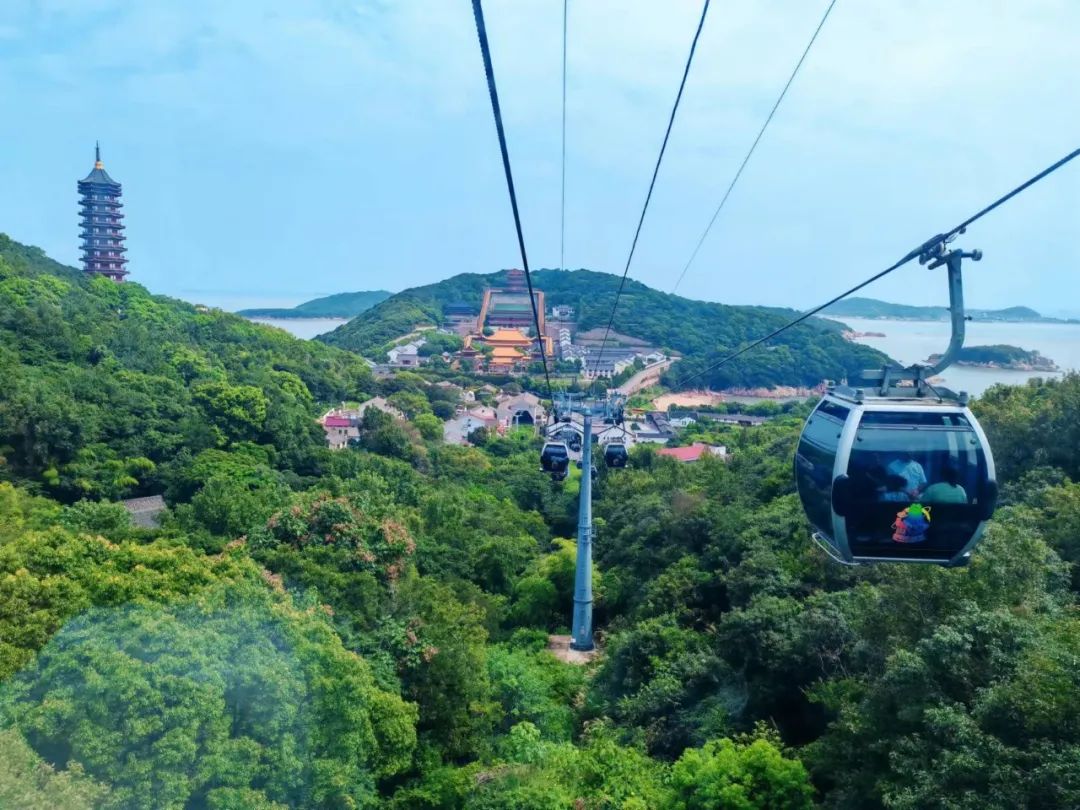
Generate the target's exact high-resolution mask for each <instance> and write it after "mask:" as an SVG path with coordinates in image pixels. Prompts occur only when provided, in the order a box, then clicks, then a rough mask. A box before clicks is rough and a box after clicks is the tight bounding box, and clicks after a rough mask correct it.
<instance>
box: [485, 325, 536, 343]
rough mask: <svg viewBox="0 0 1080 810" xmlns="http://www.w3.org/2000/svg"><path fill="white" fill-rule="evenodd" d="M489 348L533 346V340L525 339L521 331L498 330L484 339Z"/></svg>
mask: <svg viewBox="0 0 1080 810" xmlns="http://www.w3.org/2000/svg"><path fill="white" fill-rule="evenodd" d="M484 342H485V343H487V344H488V345H489V346H496V347H498V346H499V345H503V346H531V345H532V340H531V339H530V338H527V337H525V335H524V334H523V333H522V332H521V330H520V329H496V330H495V331H494V332H492V333H491V334H490V335H488V336H487V337H485V338H484Z"/></svg>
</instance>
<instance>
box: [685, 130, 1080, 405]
mask: <svg viewBox="0 0 1080 810" xmlns="http://www.w3.org/2000/svg"><path fill="white" fill-rule="evenodd" d="M1078 156H1080V149H1074V150H1073V151H1072V152H1070V153H1069V154H1067V155H1065V157H1063V158H1061V160H1059V161H1057V162H1055V163H1052V164H1051V165H1050V166H1047V167H1046V168H1045V169H1043V170H1042V171H1041V172H1039V173H1038V174H1036V175H1034V176H1033V177H1031V178H1029V179H1027V180H1025V181H1024V182H1023V183H1021V184H1020V185H1018V186H1017V187H1016V188H1014V189H1013V190H1012V191H1010V192H1009V193H1008V194H1005V195H1004V196H1001V197H998V198H997V199H996V200H994V202H992V203H990V204H989V205H988V206H986V207H985V208H983V209H982V210H980V211H978V212H977V213H975V214H973V215H972V216H970V217H968V218H967V219H965V220H964V221H963V222H961V223H960V224H959V225H957V226H955V227H954V228H952V229H951V230H948V231H946V232H945V233H939V234H937V235H936V236H933V237H931V238H930V239H927V240H926V241H925V242H923V243H922V244H921V245H919V246H918V247H917V248H915V249H914V250H912V251H911V252H910V253H908V254H907V255H905V256H904V257H903V258H901V259H900V260H899V261H897V262H895V263H894V264H892V265H890V266H889V267H886V268H885V269H884V270H882V271H881V272H880V273H875V274H874V275H872V276H870V278H868V279H866V281H863V282H861V283H859V284H856V285H855V286H854V287H852V288H851V289H850V290H846V291H845V292H842V293H840V295H838V296H836V297H835V298H830V299H829V300H828V301H826V302H825V303H824V304H822V305H821V306H817V307H814V308H813V309H811V310H808V311H806V312H804V313H802V314H801V315H800V316H799V317H797V318H795V319H793V320H791V321H789V322H788V323H786V324H784V325H783V326H781V327H779V328H777V329H774V330H773V331H772V332H769V334H767V335H765V336H764V337H760V338H758V339H757V340H755V341H754V342H752V343H749V344H747V345H746V346H743V347H742V348H741V349H739V350H738V351H736V352H732V353H731V354H729V355H727V356H726V357H724V358H722V359H720V360H718V361H717V362H715V363H713V364H711V365H708V366H706V367H705V368H703V369H702V370H701V371H697V372H695V373H693V374H691V375H690V376H689V377H685V378H684V379H682V380H680V381H679V383H678V385H677V386H676V387H678V388H682V387H683V386H684V385H685V384H686V383H688V382H690V381H691V380H694V379H696V378H698V377H700V376H701V375H703V374H708V373H709V372H710V371H715V370H716V369H718V368H720V367H721V366H723V365H726V364H727V363H730V362H731V361H732V360H734V359H735V358H737V357H741V356H742V355H744V354H746V353H747V352H748V351H750V350H751V349H754V348H756V347H758V346H760V345H761V344H762V343H765V342H766V341H769V340H772V339H773V338H774V337H776V336H777V335H779V334H780V333H781V332H785V331H787V330H788V329H790V328H791V327H793V326H796V325H798V324H800V323H802V322H803V321H805V320H806V319H807V318H811V317H813V316H814V315H817V314H818V313H819V312H821V311H822V310H823V309H826V308H828V307H830V306H832V305H833V304H835V303H836V302H837V301H840V300H842V299H844V298H847V297H848V296H849V295H851V294H852V293H856V292H858V291H859V290H861V289H862V288H863V287H866V286H868V285H870V284H873V283H874V282H875V281H877V280H878V279H880V278H883V277H884V276H887V275H888V274H889V273H891V272H893V271H894V270H896V269H898V268H900V267H902V266H903V265H905V264H907V263H908V262H910V261H912V260H913V259H917V258H918V257H919V256H921V255H922V254H923V253H925V252H926V251H928V250H930V249H931V248H933V247H934V246H935V245H937V244H940V243H942V242H948V241H949V240H951V239H952V238H953V237H955V236H957V235H958V234H961V233H963V232H964V231H965V230H966V229H967V227H968V226H969V225H971V224H973V223H975V222H976V221H978V220H980V219H982V218H983V217H984V216H986V215H987V214H989V213H990V212H991V211H993V210H994V209H995V208H998V207H999V206H1001V205H1004V204H1005V203H1006V202H1008V201H1009V200H1011V199H1012V198H1013V197H1015V196H1016V195H1017V194H1019V193H1021V192H1022V191H1025V190H1026V189H1028V188H1030V187H1031V186H1033V185H1035V184H1036V183H1038V182H1039V181H1040V180H1042V179H1043V178H1045V177H1047V176H1048V175H1051V174H1053V173H1054V172H1056V171H1057V170H1058V169H1060V168H1061V167H1062V166H1064V165H1065V164H1066V163H1068V162H1069V161H1071V160H1073V159H1075V158H1076V157H1078Z"/></svg>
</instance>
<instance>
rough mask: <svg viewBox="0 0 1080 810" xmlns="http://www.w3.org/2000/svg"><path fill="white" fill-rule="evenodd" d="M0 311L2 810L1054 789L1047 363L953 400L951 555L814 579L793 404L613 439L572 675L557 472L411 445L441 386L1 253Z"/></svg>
mask: <svg viewBox="0 0 1080 810" xmlns="http://www.w3.org/2000/svg"><path fill="white" fill-rule="evenodd" d="M391 300H392V299H391ZM0 307H2V309H0V317H2V319H3V320H2V322H0V370H2V371H3V374H4V379H5V385H4V386H0V427H2V437H0V442H2V444H3V445H4V446H3V450H2V453H0V454H2V456H3V459H2V461H0V807H5V808H6V807H13V808H23V807H28V808H38V807H48V808H50V810H69V809H71V810H74V809H75V808H147V810H149V809H150V808H154V809H155V810H156V809H157V808H168V809H170V810H171V809H173V808H175V810H187V809H188V808H204V807H205V808H213V809H214V810H236V809H237V808H246V809H248V810H254V809H256V808H259V809H261V810H272V809H273V810H279V809H280V808H335V809H336V808H374V807H388V808H398V810H406V809H408V810H411V809H412V808H431V809H432V810H434V809H435V808H438V809H440V810H453V809H457V808H460V810H548V809H549V808H550V809H551V810H563V809H564V808H565V809H566V810H571V809H573V810H580V808H586V809H587V810H600V809H601V808H604V809H608V808H622V809H623V810H649V809H651V808H675V809H678V810H691V808H693V809H695V810H705V809H706V808H762V809H764V808H790V809H793V810H800V809H801V808H811V807H815V806H825V807H833V808H911V809H912V810H914V808H924V807H941V808H979V809H980V810H991V809H996V808H1002V809H1003V810H1004V808H1017V807H1031V808H1035V807H1040V808H1043V807H1045V808H1056V807H1063V808H1064V807H1077V806H1080V666H1078V665H1077V662H1078V661H1080V622H1078V620H1077V607H1078V605H1077V588H1078V587H1080V577H1077V576H1076V575H1075V571H1076V568H1075V565H1076V563H1077V562H1078V561H1080V483H1076V482H1077V481H1078V480H1080V457H1078V456H1077V454H1076V453H1075V452H1074V448H1075V447H1077V446H1080V376H1077V375H1071V376H1067V377H1065V379H1064V380H1062V381H1060V382H1056V381H1055V382H1050V383H1039V382H1036V383H1032V384H1030V385H1028V386H1025V387H1021V388H1003V387H999V388H995V389H992V390H991V391H990V392H988V393H987V395H986V396H985V397H984V398H983V399H982V400H980V401H978V402H977V403H976V409H977V410H978V413H979V416H980V419H982V420H983V422H984V425H985V427H986V429H987V432H988V434H989V436H990V439H991V441H992V442H993V443H994V446H995V448H996V450H997V458H998V462H999V465H998V466H999V478H1000V480H1001V481H1002V503H1003V506H1002V507H1001V508H1000V509H999V511H998V513H997V515H996V517H995V519H994V521H993V524H992V526H991V529H990V531H989V534H988V537H987V539H986V540H985V541H984V543H983V544H982V545H981V546H980V547H979V548H978V549H977V550H976V552H975V554H974V559H973V562H972V564H971V566H970V567H968V568H966V569H956V570H944V569H937V568H928V567H917V566H915V567H903V568H900V567H874V568H865V569H857V570H852V569H847V568H842V567H839V566H836V565H835V564H833V563H830V562H829V561H828V560H827V559H826V558H825V557H824V556H823V555H822V554H821V553H820V552H819V551H818V550H817V549H816V548H815V547H814V546H813V545H812V544H811V542H810V540H809V534H808V530H807V527H806V523H805V521H804V519H803V517H802V515H801V511H800V509H799V506H798V501H797V498H796V496H795V494H794V490H793V482H792V476H791V453H792V449H793V446H794V443H795V440H796V438H797V435H798V430H799V427H800V418H799V416H800V414H799V412H798V411H796V412H794V413H791V414H788V415H784V416H780V417H778V418H777V419H775V420H773V421H771V422H769V423H768V424H766V425H763V426H760V427H756V428H749V429H744V428H739V427H734V426H716V427H707V428H702V430H710V431H712V433H710V434H709V436H708V438H711V439H713V440H715V441H718V442H722V443H724V444H726V445H727V446H728V447H729V448H730V449H731V451H732V453H733V456H732V459H731V461H730V462H727V463H725V462H723V461H720V460H718V459H711V458H709V459H705V460H703V461H701V462H698V463H697V464H690V465H680V464H678V463H677V462H675V461H674V460H673V459H670V458H665V457H660V456H657V455H656V454H655V452H654V451H652V450H650V449H649V448H643V449H638V450H635V452H634V455H633V458H632V467H631V468H628V469H626V470H601V472H600V477H599V480H598V482H597V494H596V505H595V506H596V548H595V552H596V559H597V571H596V576H595V589H596V595H597V604H596V621H597V626H598V629H599V634H600V640H601V642H602V643H601V648H602V653H601V655H600V657H599V659H598V661H597V662H596V663H595V664H593V665H591V666H589V667H577V666H571V665H568V664H564V663H561V662H560V661H558V660H556V659H555V658H554V657H552V656H551V655H550V654H549V653H548V652H547V651H546V650H545V649H544V648H545V646H546V641H547V634H548V633H549V632H552V631H559V630H563V631H565V627H566V625H567V624H568V622H569V618H570V614H571V602H572V590H573V568H574V547H573V542H572V541H571V540H568V539H567V538H569V537H571V536H572V532H573V530H574V525H575V522H576V512H575V506H576V498H575V496H576V474H575V475H574V476H571V478H570V479H569V480H568V481H566V482H565V483H561V484H552V482H551V481H550V480H549V479H547V478H545V477H543V476H541V475H540V474H539V473H538V472H537V470H536V467H537V451H538V444H537V441H536V439H535V438H534V437H533V436H532V435H531V434H530V433H529V432H527V431H525V432H516V433H511V434H510V435H508V436H506V437H503V438H492V439H490V440H488V441H487V442H486V443H485V444H484V445H483V446H481V447H468V448H465V447H457V446H446V445H443V444H442V442H441V431H440V430H439V424H438V420H437V419H436V418H435V417H434V416H433V412H434V411H436V410H441V409H442V406H443V405H445V404H446V402H447V400H446V396H447V393H446V389H445V388H440V387H438V386H433V385H431V386H429V385H428V384H427V383H425V381H424V380H422V379H421V378H419V377H417V376H416V375H412V374H399V375H397V376H396V377H394V378H391V379H389V380H385V381H382V382H376V381H374V380H372V379H371V377H370V376H369V375H368V373H367V371H366V369H365V367H364V364H363V363H362V362H361V361H360V360H359V359H358V358H356V356H355V355H352V354H349V353H348V352H344V351H341V350H339V349H336V348H333V347H327V346H320V345H317V344H311V343H307V342H304V341H299V340H295V339H293V338H291V337H289V336H288V335H285V334H284V333H281V332H279V331H277V330H272V329H266V328H261V327H258V326H255V325H252V324H248V323H246V322H244V321H243V320H241V319H240V318H237V317H235V316H231V315H226V314H224V313H220V312H200V311H198V310H196V309H195V308H194V307H191V306H189V305H187V304H184V303H182V302H177V301H171V300H169V299H165V298H161V297H157V296H151V295H149V294H148V293H147V292H146V291H145V290H143V289H142V288H140V287H138V286H137V285H134V284H124V285H119V286H118V285H113V284H112V283H111V282H107V281H102V280H98V279H95V280H86V279H84V278H82V277H81V276H80V275H79V274H77V273H76V272H75V271H71V270H69V269H67V268H63V267H60V266H58V265H55V264H52V263H49V262H48V261H47V260H46V259H45V258H44V257H43V256H42V255H41V254H40V253H39V252H36V251H34V250H32V249H27V248H24V247H22V246H20V245H17V244H15V243H12V242H10V241H9V240H4V241H3V242H2V243H0ZM372 393H380V394H383V395H386V396H390V397H397V399H398V400H399V401H402V402H407V403H408V406H409V412H410V417H411V421H410V422H405V421H394V420H393V419H392V418H391V417H389V416H386V415H385V414H382V413H381V412H379V411H376V410H374V409H372V410H370V411H369V412H368V415H367V416H366V417H365V421H364V423H363V425H362V431H361V438H360V444H361V447H359V448H357V449H348V450H342V451H338V452H330V451H328V450H326V449H325V448H324V446H323V439H322V436H321V431H318V430H317V429H315V428H314V421H313V417H314V416H315V414H317V413H318V411H319V405H318V403H319V402H320V401H334V400H338V399H342V398H359V397H361V396H363V395H365V394H372ZM802 410H803V412H804V413H805V411H806V410H807V408H806V407H804V408H803V409H802ZM575 473H576V471H575ZM133 493H134V494H151V493H164V494H165V496H166V499H167V501H168V503H169V507H170V508H169V510H168V511H167V513H166V514H165V515H164V519H163V523H162V526H161V527H160V528H156V529H146V528H136V527H133V526H132V525H131V523H130V519H129V517H128V514H127V512H126V511H125V510H124V509H123V508H121V507H120V506H119V505H117V504H115V503H112V502H111V501H113V500H115V499H116V498H118V497H121V496H124V495H127V494H133Z"/></svg>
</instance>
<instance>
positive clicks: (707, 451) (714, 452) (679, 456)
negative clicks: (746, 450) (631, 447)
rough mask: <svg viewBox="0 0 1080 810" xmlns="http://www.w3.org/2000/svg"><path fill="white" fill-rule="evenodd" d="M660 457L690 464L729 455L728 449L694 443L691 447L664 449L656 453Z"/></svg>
mask: <svg viewBox="0 0 1080 810" xmlns="http://www.w3.org/2000/svg"><path fill="white" fill-rule="evenodd" d="M656 455H658V456H668V457H669V458H673V459H675V460H676V461H681V462H682V463H683V464H690V463H692V462H695V461H698V460H700V459H701V457H702V456H705V455H710V456H719V457H720V458H723V457H725V456H726V455H727V448H726V447H716V446H714V445H711V444H705V443H703V442H694V443H693V444H692V445H690V446H689V447H664V448H661V449H660V450H657V451H656Z"/></svg>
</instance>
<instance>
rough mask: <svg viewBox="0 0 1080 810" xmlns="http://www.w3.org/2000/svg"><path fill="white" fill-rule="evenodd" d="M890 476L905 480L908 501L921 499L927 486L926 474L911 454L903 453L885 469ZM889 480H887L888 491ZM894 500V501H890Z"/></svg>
mask: <svg viewBox="0 0 1080 810" xmlns="http://www.w3.org/2000/svg"><path fill="white" fill-rule="evenodd" d="M885 472H887V473H888V474H889V475H898V476H900V477H901V478H903V479H904V491H905V492H906V493H907V500H909V501H914V500H916V499H917V498H918V497H919V493H920V492H922V490H923V487H925V486H926V472H925V471H924V470H923V466H922V464H920V463H919V462H917V461H916V460H915V458H914V457H913V456H912V455H911V453H902V454H901V455H900V456H899V458H894V459H893V460H892V461H890V462H889V464H888V466H887V467H886V468H885ZM887 482H888V479H886V489H887V488H888V486H887ZM889 500H892V499H889Z"/></svg>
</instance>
